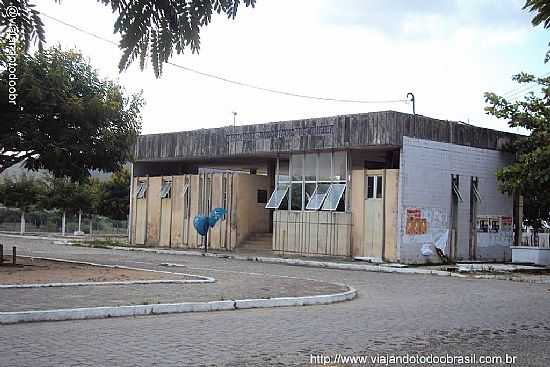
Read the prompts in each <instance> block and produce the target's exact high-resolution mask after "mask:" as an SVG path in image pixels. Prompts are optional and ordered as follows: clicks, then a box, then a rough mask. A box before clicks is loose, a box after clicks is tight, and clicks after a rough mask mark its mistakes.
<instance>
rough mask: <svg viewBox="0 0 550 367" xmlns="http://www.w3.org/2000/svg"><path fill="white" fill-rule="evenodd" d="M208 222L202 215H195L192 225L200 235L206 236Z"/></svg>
mask: <svg viewBox="0 0 550 367" xmlns="http://www.w3.org/2000/svg"><path fill="white" fill-rule="evenodd" d="M208 222H209V221H208V218H207V217H205V216H204V215H197V216H196V217H195V219H193V226H194V227H195V229H196V230H197V232H199V234H200V235H201V236H206V233H207V232H208V229H209V227H210V226H209V223H208Z"/></svg>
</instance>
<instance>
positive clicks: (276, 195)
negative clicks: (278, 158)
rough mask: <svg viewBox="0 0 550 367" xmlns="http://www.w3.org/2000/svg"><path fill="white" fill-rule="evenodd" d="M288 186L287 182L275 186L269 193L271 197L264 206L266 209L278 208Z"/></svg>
mask: <svg viewBox="0 0 550 367" xmlns="http://www.w3.org/2000/svg"><path fill="white" fill-rule="evenodd" d="M288 187H289V184H288V183H279V185H277V187H276V188H275V191H273V194H271V197H270V198H269V201H268V202H267V204H266V206H265V207H266V208H267V209H278V208H279V206H281V203H282V202H283V199H284V198H285V196H286V193H287V192H288Z"/></svg>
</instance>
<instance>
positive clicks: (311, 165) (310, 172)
mask: <svg viewBox="0 0 550 367" xmlns="http://www.w3.org/2000/svg"><path fill="white" fill-rule="evenodd" d="M304 176H305V180H306V181H315V180H316V179H317V154H316V153H310V154H306V155H305V163H304Z"/></svg>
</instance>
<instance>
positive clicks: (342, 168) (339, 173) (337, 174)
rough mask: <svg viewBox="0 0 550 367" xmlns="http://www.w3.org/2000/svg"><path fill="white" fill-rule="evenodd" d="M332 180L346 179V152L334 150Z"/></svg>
mask: <svg viewBox="0 0 550 367" xmlns="http://www.w3.org/2000/svg"><path fill="white" fill-rule="evenodd" d="M332 176H333V179H334V181H346V152H345V151H342V152H334V155H333V162H332Z"/></svg>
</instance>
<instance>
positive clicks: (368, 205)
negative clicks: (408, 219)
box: [364, 171, 385, 259]
mask: <svg viewBox="0 0 550 367" xmlns="http://www.w3.org/2000/svg"><path fill="white" fill-rule="evenodd" d="M384 186H385V183H384V174H383V171H380V172H372V171H371V172H369V173H367V175H366V185H365V206H364V208H365V209H364V210H365V213H364V218H365V235H364V241H365V247H364V248H365V250H366V255H367V256H368V257H375V258H380V259H382V257H383V256H384V194H385V190H384Z"/></svg>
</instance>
